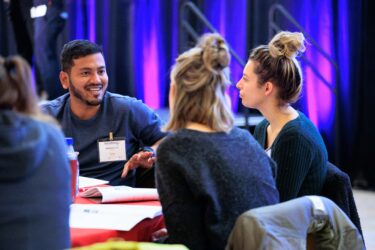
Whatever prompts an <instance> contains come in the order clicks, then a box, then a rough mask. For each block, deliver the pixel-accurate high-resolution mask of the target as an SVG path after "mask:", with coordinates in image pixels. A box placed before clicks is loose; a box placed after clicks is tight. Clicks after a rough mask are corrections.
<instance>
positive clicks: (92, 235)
mask: <svg viewBox="0 0 375 250" xmlns="http://www.w3.org/2000/svg"><path fill="white" fill-rule="evenodd" d="M75 203H77V204H96V203H95V202H94V201H91V200H89V199H86V198H82V197H80V196H78V197H77V198H76V201H75ZM124 204H128V205H150V206H160V202H159V201H143V202H130V203H124ZM164 227H165V225H164V219H163V216H162V215H160V216H157V217H155V218H153V219H145V220H143V221H141V222H139V223H138V224H137V225H136V226H135V227H133V228H132V229H131V230H130V231H116V230H105V229H80V228H71V229H70V235H71V243H72V247H78V246H86V245H91V244H94V243H98V242H104V241H107V240H108V239H109V238H121V239H124V240H127V241H143V242H145V241H152V238H151V237H152V236H151V235H152V233H153V232H155V231H157V230H159V229H161V228H164Z"/></svg>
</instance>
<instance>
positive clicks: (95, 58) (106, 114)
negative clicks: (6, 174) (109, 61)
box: [41, 40, 165, 186]
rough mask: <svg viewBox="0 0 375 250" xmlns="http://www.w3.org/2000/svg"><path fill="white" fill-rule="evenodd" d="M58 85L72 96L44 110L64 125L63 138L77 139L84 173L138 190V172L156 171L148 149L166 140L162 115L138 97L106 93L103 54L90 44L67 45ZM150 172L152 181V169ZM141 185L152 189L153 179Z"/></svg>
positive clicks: (82, 41)
mask: <svg viewBox="0 0 375 250" xmlns="http://www.w3.org/2000/svg"><path fill="white" fill-rule="evenodd" d="M60 82H61V84H62V86H63V88H64V89H67V90H69V92H68V93H67V94H65V95H62V96H60V97H58V98H57V99H55V100H52V101H49V102H46V103H44V104H42V107H41V108H42V110H43V111H44V112H46V113H48V114H50V115H52V116H54V117H55V118H56V119H57V120H58V121H59V122H60V124H61V126H62V128H63V131H64V133H65V136H67V137H72V138H73V139H74V149H75V150H76V151H77V152H79V156H78V158H79V164H80V174H81V175H82V176H87V177H93V178H98V179H104V180H108V181H110V184H111V185H128V186H135V185H136V173H135V172H136V171H135V169H136V168H137V167H138V166H140V167H143V168H145V169H147V170H150V169H152V166H153V163H154V162H155V157H153V152H150V151H152V150H150V149H152V148H155V147H156V146H157V145H158V144H159V142H160V141H161V139H162V138H163V137H164V136H165V133H163V132H161V130H160V127H161V125H162V124H161V120H160V118H159V117H158V115H157V114H155V113H154V112H153V111H152V110H151V109H150V108H148V107H147V106H146V105H145V104H143V103H142V102H141V101H139V100H136V99H135V98H131V97H128V96H123V95H119V94H114V93H110V92H108V91H106V89H107V86H108V75H107V71H106V65H105V60H104V57H103V51H102V48H101V47H100V46H99V45H97V44H95V43H92V42H90V41H87V40H73V41H70V42H68V43H67V44H65V45H64V47H63V50H62V52H61V72H60ZM146 146H151V147H146ZM145 149H148V150H145ZM147 172H148V173H149V174H148V176H149V177H151V178H152V180H153V174H152V171H147ZM150 173H151V174H150ZM143 174H144V173H143ZM146 176H147V175H146ZM137 178H138V177H137ZM151 182H152V181H151ZM139 183H140V182H139V180H137V186H150V185H152V184H150V182H149V180H148V183H147V184H145V185H142V184H139Z"/></svg>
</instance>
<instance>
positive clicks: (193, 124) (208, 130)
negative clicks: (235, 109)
mask: <svg viewBox="0 0 375 250" xmlns="http://www.w3.org/2000/svg"><path fill="white" fill-rule="evenodd" d="M185 128H187V129H191V130H197V131H200V132H206V133H214V132H217V131H215V130H213V129H212V128H210V127H209V126H207V125H205V124H202V123H197V122H188V123H187V124H186V127H185Z"/></svg>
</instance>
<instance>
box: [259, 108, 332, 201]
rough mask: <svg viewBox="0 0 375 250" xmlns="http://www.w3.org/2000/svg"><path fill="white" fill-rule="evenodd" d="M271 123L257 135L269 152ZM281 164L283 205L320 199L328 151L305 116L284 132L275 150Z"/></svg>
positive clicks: (279, 183) (278, 179)
mask: <svg viewBox="0 0 375 250" xmlns="http://www.w3.org/2000/svg"><path fill="white" fill-rule="evenodd" d="M268 125H269V122H268V121H267V120H263V121H262V122H261V123H259V124H258V125H257V127H256V128H255V131H254V137H255V139H256V140H257V141H258V142H259V143H260V145H261V146H262V147H263V148H265V145H266V143H265V142H266V138H267V127H268ZM271 157H272V159H274V160H275V162H276V163H277V177H276V184H277V188H278V189H279V193H280V201H281V202H282V201H287V200H290V199H293V198H296V197H300V196H303V195H320V192H321V190H322V187H323V184H324V181H325V177H326V173H327V158H328V156H327V149H326V147H325V145H324V142H323V139H322V137H321V135H320V133H319V131H318V130H317V129H316V127H315V126H314V124H313V123H312V122H311V121H310V120H309V119H308V118H307V117H306V116H305V115H304V114H303V113H301V112H299V116H298V117H297V118H296V119H294V120H292V121H289V122H288V123H287V124H285V126H284V127H283V128H282V130H281V131H280V133H279V134H278V136H277V137H276V139H275V141H274V142H273V144H272V146H271Z"/></svg>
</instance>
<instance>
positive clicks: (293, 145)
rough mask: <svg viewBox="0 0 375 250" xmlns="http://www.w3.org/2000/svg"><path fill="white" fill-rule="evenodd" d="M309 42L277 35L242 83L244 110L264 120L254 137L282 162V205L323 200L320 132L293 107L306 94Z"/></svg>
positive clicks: (254, 54)
mask: <svg viewBox="0 0 375 250" xmlns="http://www.w3.org/2000/svg"><path fill="white" fill-rule="evenodd" d="M304 43H305V38H304V36H303V34H302V33H297V32H295V33H291V32H285V31H284V32H280V33H278V34H276V35H275V36H274V37H273V39H272V40H271V41H270V42H269V44H268V45H261V46H259V47H257V48H255V49H253V50H252V51H251V54H250V57H249V60H248V62H247V64H246V67H245V69H244V71H243V77H242V78H241V80H240V81H239V82H238V83H237V88H238V89H239V90H240V97H241V98H242V103H243V105H244V106H246V107H249V108H255V109H258V110H259V111H260V112H261V113H262V115H263V116H264V117H265V119H264V120H263V121H262V122H261V123H260V124H258V125H257V127H256V128H255V132H254V137H255V139H257V140H258V142H259V143H260V145H261V146H262V147H263V148H264V149H265V150H266V152H267V154H268V155H269V156H270V157H271V158H272V159H273V160H275V161H276V163H277V177H276V184H277V188H278V190H279V193H280V201H286V200H290V199H293V198H296V197H300V196H303V195H319V194H320V193H321V190H322V187H323V184H324V181H325V177H326V173H327V158H328V157H327V150H326V147H325V145H324V142H323V139H322V137H321V135H320V133H319V131H318V130H317V129H316V127H315V126H314V124H313V123H312V122H311V121H310V120H309V119H308V118H307V117H306V116H305V115H304V114H303V113H302V112H300V111H297V110H296V109H294V108H293V107H292V106H291V104H292V103H294V102H295V101H297V99H298V98H299V96H300V92H301V89H302V81H303V78H302V72H301V68H300V65H299V63H298V61H297V60H296V56H297V55H299V54H300V53H303V52H304V51H305V46H304Z"/></svg>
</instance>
